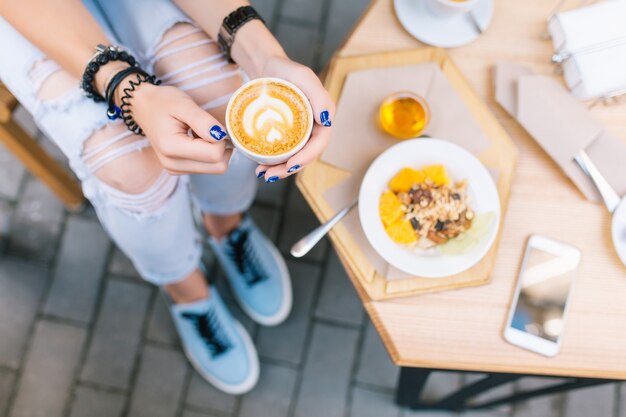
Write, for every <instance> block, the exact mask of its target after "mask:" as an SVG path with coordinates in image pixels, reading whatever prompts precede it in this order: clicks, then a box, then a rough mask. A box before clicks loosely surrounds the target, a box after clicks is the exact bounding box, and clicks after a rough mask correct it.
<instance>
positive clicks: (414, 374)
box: [396, 367, 431, 408]
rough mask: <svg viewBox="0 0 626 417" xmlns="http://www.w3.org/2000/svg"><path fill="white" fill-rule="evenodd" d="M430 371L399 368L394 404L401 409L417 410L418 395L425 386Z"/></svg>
mask: <svg viewBox="0 0 626 417" xmlns="http://www.w3.org/2000/svg"><path fill="white" fill-rule="evenodd" d="M430 373H431V370H430V369H422V368H406V367H402V368H400V379H399V380H398V389H397V391H396V403H397V404H398V405H400V406H403V407H408V408H417V407H419V404H420V400H419V399H420V395H421V394H422V390H423V389H424V386H425V385H426V381H427V380H428V376H429V375H430Z"/></svg>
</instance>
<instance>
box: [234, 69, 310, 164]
mask: <svg viewBox="0 0 626 417" xmlns="http://www.w3.org/2000/svg"><path fill="white" fill-rule="evenodd" d="M310 119H311V115H310V113H309V112H308V107H307V106H306V104H305V102H304V99H303V98H302V97H301V96H300V95H299V94H298V93H297V92H296V91H294V90H293V89H292V88H290V87H288V86H286V85H284V84H281V83H278V82H273V81H268V82H265V83H253V84H251V85H250V86H249V87H248V88H246V89H244V90H243V91H241V92H240V93H239V94H238V95H237V97H235V98H234V100H233V104H232V106H231V108H230V114H229V124H230V128H231V130H232V132H233V134H234V135H235V137H236V139H237V140H238V141H239V142H240V143H241V144H242V145H243V146H244V147H246V148H247V149H249V150H251V151H252V152H255V153H258V154H261V155H279V154H282V153H286V152H288V151H289V150H291V149H293V148H294V147H295V146H297V145H298V143H300V142H301V141H302V140H304V139H306V138H305V137H304V136H305V135H306V134H307V133H308V125H309V123H310Z"/></svg>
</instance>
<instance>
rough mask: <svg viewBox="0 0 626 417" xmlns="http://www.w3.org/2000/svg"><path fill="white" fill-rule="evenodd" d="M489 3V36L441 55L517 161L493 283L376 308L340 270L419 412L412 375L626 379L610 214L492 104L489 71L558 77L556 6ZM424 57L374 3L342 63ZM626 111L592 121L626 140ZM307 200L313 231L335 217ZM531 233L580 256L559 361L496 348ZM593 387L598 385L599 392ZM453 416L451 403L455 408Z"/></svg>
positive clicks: (625, 277)
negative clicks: (553, 36) (401, 53)
mask: <svg viewBox="0 0 626 417" xmlns="http://www.w3.org/2000/svg"><path fill="white" fill-rule="evenodd" d="M494 3H495V8H496V9H495V15H494V20H493V21H492V23H491V26H490V27H489V28H488V30H487V31H486V33H485V34H484V35H483V36H482V37H481V38H480V39H478V40H477V41H475V42H474V43H472V44H470V45H467V46H465V47H462V48H457V49H452V50H449V51H448V52H449V55H450V56H451V57H452V59H453V60H454V61H455V63H456V64H457V66H458V67H459V68H460V69H461V71H462V72H463V74H464V75H465V76H466V78H467V79H468V81H469V82H470V84H471V85H472V86H473V87H474V88H475V89H476V91H477V93H478V95H479V96H480V97H481V98H482V99H483V100H484V101H485V102H486V103H487V104H488V107H489V108H490V110H491V111H492V112H493V113H494V114H495V115H496V117H497V119H498V120H499V121H500V123H501V124H502V126H503V127H504V128H505V130H507V131H508V133H509V134H510V135H511V137H512V138H513V140H514V141H515V143H516V145H517V147H518V149H519V151H520V155H519V158H518V163H517V167H516V172H515V176H514V180H513V186H512V191H511V197H510V200H509V207H508V210H507V212H506V214H505V218H504V224H503V236H502V240H501V244H500V248H499V252H498V259H497V261H496V264H495V268H494V270H493V277H492V281H491V283H489V284H488V285H484V286H481V287H474V288H468V289H461V290H455V291H447V292H440V293H434V294H427V295H421V296H416V297H410V298H400V299H394V300H389V301H372V300H371V299H369V298H368V297H367V295H366V294H365V292H364V291H363V290H362V289H360V288H359V286H358V285H359V284H358V281H357V280H356V279H355V278H354V275H353V271H351V270H350V269H349V268H347V270H348V274H349V275H350V277H351V279H352V281H353V283H354V284H355V288H356V290H357V292H358V294H359V296H360V297H361V300H362V302H363V304H364V306H365V308H366V310H367V312H368V314H369V316H370V317H371V319H372V321H373V322H374V325H375V326H376V329H377V331H378V332H379V334H380V336H381V338H382V340H383V342H384V344H385V347H386V348H387V351H388V352H389V354H390V356H391V358H392V360H393V361H394V362H395V363H396V364H397V365H400V366H402V367H405V368H404V369H403V372H402V375H401V383H402V381H403V379H404V388H403V389H402V390H400V393H399V397H398V399H399V401H400V402H401V403H404V404H408V405H412V406H416V405H417V404H416V403H415V402H414V401H412V400H411V399H410V398H409V397H407V395H409V393H408V392H407V390H406V387H407V386H408V385H407V384H408V383H411V384H413V385H418V386H419V385H420V384H422V385H423V382H424V380H425V378H426V377H425V376H424V375H425V373H424V372H421V373H416V372H414V371H411V370H410V369H413V368H421V369H443V370H462V371H479V372H491V373H493V375H492V376H491V378H492V379H491V381H490V382H489V381H486V382H485V381H484V382H483V386H484V387H488V386H490V385H491V386H492V385H494V384H495V383H496V382H497V381H498V380H499V381H506V380H510V379H512V378H514V376H512V375H511V374H536V375H548V376H549V375H551V376H565V377H578V378H598V379H626V324H625V323H626V300H625V298H626V267H624V266H623V265H622V264H621V263H620V261H619V259H618V257H617V254H616V253H615V251H614V249H613V247H612V244H611V237H610V236H611V235H610V217H609V214H608V212H607V211H606V209H605V208H604V207H603V206H602V205H600V204H596V203H591V202H588V201H586V200H585V199H584V198H583V196H582V195H581V194H580V193H579V192H578V191H577V189H576V188H575V187H574V186H573V185H572V183H571V182H570V181H569V180H568V179H567V178H566V177H565V175H564V174H563V173H562V172H561V171H560V170H559V168H558V167H557V165H556V164H555V163H554V162H552V160H551V159H549V158H548V156H547V155H546V154H545V153H544V152H543V151H542V150H541V149H540V148H539V146H538V145H537V144H536V143H535V142H534V141H533V140H532V138H531V137H530V136H529V135H528V134H527V133H526V132H525V131H524V130H523V129H522V128H521V127H520V126H519V125H518V124H517V122H516V121H514V120H513V119H512V118H511V117H510V116H509V115H508V114H507V113H506V112H505V111H504V110H503V109H502V108H500V107H499V106H498V105H497V104H496V102H495V100H494V92H493V87H492V78H491V67H492V65H493V64H494V63H495V62H497V61H499V60H510V61H514V62H517V63H522V64H525V65H527V66H528V67H530V68H531V69H533V70H534V71H536V72H538V73H544V74H548V75H554V74H555V72H554V68H553V67H552V65H551V64H550V62H549V61H550V56H551V54H552V46H551V43H550V42H549V41H546V40H542V39H541V34H542V33H543V32H545V27H546V17H547V16H548V15H549V14H550V12H551V9H552V8H553V7H554V6H555V3H556V0H555V1H546V0H529V1H525V2H520V1H518V0H496V1H495V2H494ZM420 45H421V44H420V43H419V42H418V41H416V40H415V39H414V38H412V37H411V36H410V35H408V33H406V32H405V31H404V29H402V27H401V26H400V24H399V22H398V21H397V19H396V17H395V15H394V12H393V5H392V1H391V0H375V1H373V2H372V4H371V5H370V7H369V9H368V10H367V11H366V13H365V14H364V16H363V17H362V18H361V20H360V22H359V23H358V25H357V26H356V28H355V29H354V31H353V32H352V33H351V35H350V36H349V37H348V39H347V40H346V42H345V43H344V45H343V47H342V48H341V49H340V50H339V51H338V52H337V55H338V56H342V57H344V56H353V55H361V54H368V53H372V52H382V51H390V50H399V49H407V48H416V47H419V46H420ZM555 76H556V75H555ZM625 110H626V105H613V106H602V105H600V106H596V107H594V108H593V109H592V110H591V111H592V113H593V114H594V116H595V117H597V118H598V119H600V120H601V121H602V122H603V123H604V124H605V125H606V126H607V127H608V129H609V130H610V131H611V132H613V133H614V134H615V135H616V136H618V137H620V138H622V139H624V140H626V119H624V114H626V113H625ZM318 169H319V167H318ZM315 170H316V168H315V167H313V169H311V170H305V172H303V173H302V174H301V176H300V178H298V184H299V186H301V187H302V186H303V185H305V184H306V183H307V182H308V181H315V178H314V176H313V175H312V173H314V172H315ZM308 199H309V203H311V205H312V207H313V208H314V210H315V211H316V213H317V214H318V216H319V217H320V219H321V220H326V219H327V218H328V217H329V215H330V214H331V213H325V212H322V211H320V210H319V207H317V208H316V201H315V198H310V197H309V198H308ZM533 233H538V234H542V235H546V236H550V237H554V238H558V239H560V240H563V241H565V242H568V243H571V244H573V245H575V246H577V247H578V248H580V249H581V250H582V252H583V259H582V263H581V266H580V269H579V275H578V279H577V282H576V286H575V288H574V290H573V294H572V298H571V309H570V311H569V318H568V322H567V325H566V327H567V328H566V332H565V335H564V339H563V345H562V349H561V352H560V353H559V354H558V355H557V356H556V357H554V358H544V357H542V356H539V355H537V354H533V353H530V352H527V351H524V350H522V349H520V348H517V347H514V346H511V345H509V344H508V343H506V342H505V341H504V339H503V337H502V331H503V326H504V323H505V319H506V314H507V311H508V308H509V304H510V301H511V296H512V293H513V290H514V285H515V281H516V276H517V273H518V269H519V265H520V261H521V257H522V252H523V249H524V245H525V242H526V239H527V237H528V236H529V235H531V234H533ZM331 239H333V240H336V239H337V236H336V235H331ZM335 243H337V242H335ZM340 256H341V251H340ZM578 382H580V383H583V384H585V383H587V384H590V383H594V381H593V380H580V381H578ZM599 382H602V381H601V380H595V383H599ZM476 388H480V387H475V390H476ZM403 396H404V397H403ZM457 400H458V398H457ZM458 406H459V402H458V401H457V403H456V405H455V407H458Z"/></svg>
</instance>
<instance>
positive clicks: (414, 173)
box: [389, 168, 425, 193]
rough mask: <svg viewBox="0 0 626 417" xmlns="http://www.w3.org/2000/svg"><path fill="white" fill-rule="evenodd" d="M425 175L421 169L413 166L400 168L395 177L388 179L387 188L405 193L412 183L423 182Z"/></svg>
mask: <svg viewBox="0 0 626 417" xmlns="http://www.w3.org/2000/svg"><path fill="white" fill-rule="evenodd" d="M424 179H425V176H424V174H423V173H422V172H421V171H418V170H416V169H413V168H402V169H401V170H400V172H398V173H397V174H396V175H395V177H393V178H392V179H391V181H389V188H390V189H391V191H393V192H394V193H406V192H407V191H409V190H410V189H411V186H413V184H419V183H422V182H424Z"/></svg>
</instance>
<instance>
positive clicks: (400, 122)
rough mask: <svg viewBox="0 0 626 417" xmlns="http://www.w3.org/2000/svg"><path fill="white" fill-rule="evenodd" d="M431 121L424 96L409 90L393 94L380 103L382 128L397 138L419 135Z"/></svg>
mask: <svg viewBox="0 0 626 417" xmlns="http://www.w3.org/2000/svg"><path fill="white" fill-rule="evenodd" d="M429 121H430V110H429V108H428V105H427V104H426V102H425V101H424V99H423V98H421V97H419V96H418V95H416V94H413V93H409V92H400V93H396V94H393V95H391V96H389V97H387V98H386V99H385V101H383V103H382V104H381V105H380V124H381V127H382V129H383V130H384V131H385V132H387V133H389V134H390V135H391V136H393V137H394V138H397V139H409V138H414V137H417V136H419V135H420V134H421V133H422V132H423V131H424V129H425V128H426V126H428V122H429Z"/></svg>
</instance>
